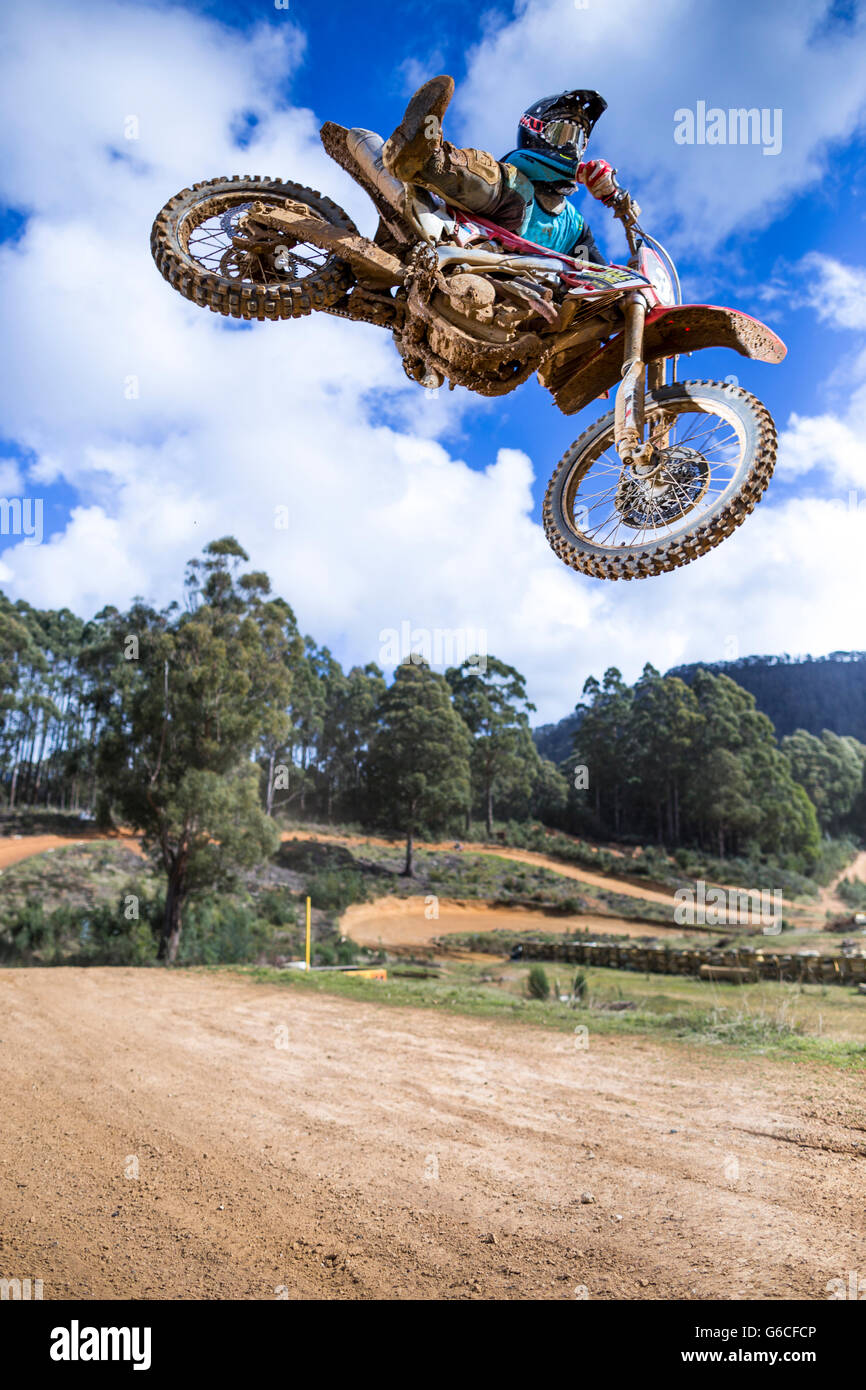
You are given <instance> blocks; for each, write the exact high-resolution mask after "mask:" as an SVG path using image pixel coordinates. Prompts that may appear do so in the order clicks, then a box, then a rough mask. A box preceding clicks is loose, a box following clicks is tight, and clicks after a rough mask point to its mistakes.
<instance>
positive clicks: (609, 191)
mask: <svg viewBox="0 0 866 1390" xmlns="http://www.w3.org/2000/svg"><path fill="white" fill-rule="evenodd" d="M614 172H615V171H614V169H613V168H612V167H611V165H610V164H608V162H607V160H606V159H590V160H589V161H588V162H587V163H586V164H579V165H578V168H577V181H578V183H582V184H583V185H584V186H585V187H586V188H587V189H588V190H589V192H590V193H591V194H592V196H593V198H598V200H599V202H601V203H606V204H607V205H608V206H609V205H610V204H611V202H612V201H613V197H614V194H615V193H616V191H617V188H618V186H619V185H618V184H617V181H616V179H615V178H614Z"/></svg>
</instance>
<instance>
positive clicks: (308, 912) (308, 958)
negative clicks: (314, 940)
mask: <svg viewBox="0 0 866 1390" xmlns="http://www.w3.org/2000/svg"><path fill="white" fill-rule="evenodd" d="M306 962H307V969H308V970H309V968H310V900H309V898H307V954H306Z"/></svg>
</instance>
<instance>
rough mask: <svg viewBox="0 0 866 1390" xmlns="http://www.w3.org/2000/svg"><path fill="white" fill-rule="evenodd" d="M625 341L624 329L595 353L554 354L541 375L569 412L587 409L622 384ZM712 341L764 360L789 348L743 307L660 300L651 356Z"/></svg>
mask: <svg viewBox="0 0 866 1390" xmlns="http://www.w3.org/2000/svg"><path fill="white" fill-rule="evenodd" d="M622 342H623V338H622V334H621V333H618V334H617V335H616V337H615V338H611V339H610V340H609V341H608V342H607V343H605V344H604V346H603V347H600V348H598V349H597V350H596V351H595V352H593V353H591V354H590V355H589V356H586V355H583V356H582V355H581V354H580V349H577V350H576V351H575V352H574V354H573V355H569V356H566V357H565V359H564V360H563V361H561V362H560V361H558V360H557V359H556V357H554V358H552V359H551V360H550V361H549V362H547V363H545V365H544V367H543V368H542V369H541V371H540V372H539V377H540V379H541V382H542V384H543V385H544V386H546V387H547V388H548V389H549V390H550V391H552V392H553V396H554V399H555V401H556V404H557V405H558V406H559V408H560V410H561V411H562V412H563V414H564V415H573V414H574V413H575V411H578V410H582V409H583V407H584V406H585V405H588V404H589V402H590V401H594V400H595V399H596V397H597V396H601V395H603V394H604V393H605V392H606V391H609V390H610V389H611V387H613V386H616V385H617V383H618V382H619V380H620V374H621V371H622ZM710 347H724V348H732V349H733V350H734V352H738V353H739V354H740V356H741V357H752V358H755V359H756V360H757V361H758V362H781V361H782V358H783V357H784V356H785V353H786V352H787V348H786V347H785V344H784V343H783V342H782V340H781V338H778V337H777V336H776V334H775V333H774V332H773V331H772V329H771V328H768V327H767V325H766V324H765V323H761V322H760V320H759V319H753V318H751V317H750V316H749V315H748V314H743V313H740V311H739V310H738V309H723V308H721V307H720V306H719V305H717V304H677V305H675V306H674V307H673V308H664V307H663V306H659V307H658V308H656V309H653V310H652V311H651V312H650V313H649V314H647V317H646V326H645V329H644V350H643V356H644V361H645V362H656V361H658V360H659V359H660V358H664V357H677V356H679V355H680V354H682V353H686V352H698V351H699V350H700V349H701V348H710Z"/></svg>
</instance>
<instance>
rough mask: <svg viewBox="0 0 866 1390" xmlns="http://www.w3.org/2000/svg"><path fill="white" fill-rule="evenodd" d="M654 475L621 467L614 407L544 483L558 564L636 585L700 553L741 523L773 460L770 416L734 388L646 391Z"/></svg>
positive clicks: (683, 385) (695, 384)
mask: <svg viewBox="0 0 866 1390" xmlns="http://www.w3.org/2000/svg"><path fill="white" fill-rule="evenodd" d="M646 428H647V436H648V438H650V439H651V440H652V442H653V446H654V454H653V460H652V467H651V469H649V470H647V471H645V472H643V473H642V474H638V473H637V472H636V471H634V470H633V469H632V468H630V467H624V466H623V464H622V461H621V460H620V458H619V456H618V454H617V452H616V449H615V447H614V416H613V412H612V411H611V412H610V413H609V414H608V415H604V416H602V418H601V419H600V420H597V421H596V422H595V424H593V425H590V426H589V428H588V429H587V430H585V431H584V433H583V434H582V435H581V436H580V438H579V439H577V440H575V442H574V444H572V445H571V448H570V449H568V450H567V451H566V453H565V454H564V455H563V457H562V459H561V460H560V462H559V465H558V467H557V469H556V472H555V473H554V475H553V477H552V478H551V480H550V483H549V485H548V488H547V495H546V497H545V499H544V530H545V534H546V536H547V539H548V540H549V542H550V544H551V545H552V547H553V549H554V550H555V551H556V554H557V555H558V556H559V558H560V559H561V560H562V561H564V563H565V564H566V565H570V566H571V567H572V569H576V570H580V571H582V573H584V574H590V575H593V576H594V577H596V578H598V579H641V578H645V577H647V576H648V575H652V574H662V573H663V572H664V571H665V570H673V569H677V568H678V567H679V566H680V565H687V564H689V562H690V561H691V560H696V559H697V558H698V556H699V555H704V554H706V552H707V551H708V550H712V549H713V547H714V546H716V545H719V544H720V543H721V541H723V540H724V539H725V537H726V536H729V535H730V534H731V532H732V531H734V530H735V529H736V527H737V526H739V525H740V523H741V522H743V521H745V519H746V517H747V516H748V515H749V513H750V512H751V511H753V509H754V508H755V507H756V506H757V504H758V502H759V501H760V500H761V496H762V495H763V493H764V491H765V489H766V487H767V484H768V483H769V481H770V477H771V475H772V472H773V467H774V465H775V461H776V430H775V426H774V424H773V420H772V417H771V415H770V413H769V411H768V410H767V409H766V407H765V406H763V405H762V404H761V402H760V401H759V400H758V399H757V398H756V397H755V396H752V395H750V394H749V392H748V391H743V390H742V389H741V388H740V387H739V386H733V385H730V386H728V385H724V384H722V383H720V382H715V381H683V382H677V383H675V384H674V385H673V386H662V387H660V388H659V389H658V390H656V391H648V392H647V394H646Z"/></svg>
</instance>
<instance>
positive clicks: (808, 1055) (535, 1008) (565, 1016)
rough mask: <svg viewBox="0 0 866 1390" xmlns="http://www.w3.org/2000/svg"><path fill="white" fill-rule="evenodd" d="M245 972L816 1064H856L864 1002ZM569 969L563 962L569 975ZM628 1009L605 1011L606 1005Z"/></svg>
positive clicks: (641, 979)
mask: <svg viewBox="0 0 866 1390" xmlns="http://www.w3.org/2000/svg"><path fill="white" fill-rule="evenodd" d="M232 968H233V969H235V970H236V971H237V972H239V973H241V974H243V975H244V976H246V977H247V978H251V979H254V980H259V981H261V982H263V983H269V984H276V985H279V986H281V987H284V988H288V989H302V990H312V991H313V992H314V993H323V994H332V995H336V996H338V997H340V998H343V999H346V1000H354V1001H357V1002H366V1003H379V1004H387V1005H392V1006H403V1007H406V1006H409V1007H413V1008H424V1009H441V1010H444V1011H445V1012H447V1013H453V1014H460V1015H463V1016H467V1017H472V1018H487V1019H493V1020H496V1021H499V1022H509V1023H512V1022H514V1023H518V1024H526V1025H529V1026H534V1027H544V1028H550V1029H553V1030H555V1031H557V1032H561V1033H575V1031H576V1030H577V1029H581V1028H585V1029H586V1030H587V1032H588V1036H589V1039H590V1045H591V1038H592V1036H593V1035H598V1036H602V1035H604V1036H607V1035H631V1036H643V1037H652V1038H657V1039H659V1040H671V1041H678V1042H682V1043H687V1044H691V1045H695V1046H700V1047H706V1048H712V1049H723V1050H725V1051H726V1052H730V1053H731V1054H736V1055H740V1056H745V1055H749V1056H755V1055H761V1056H766V1057H771V1058H776V1059H779V1060H784V1061H798V1062H810V1063H815V1062H817V1063H823V1064H827V1065H831V1066H834V1067H838V1068H841V1069H845V1070H852V1071H853V1070H866V1000H863V999H862V998H861V997H859V996H854V995H852V994H851V993H850V992H849V991H847V990H842V989H838V988H833V989H825V987H823V986H820V985H815V986H794V985H778V984H776V983H774V982H771V981H764V982H761V983H758V984H754V985H744V986H740V987H738V988H736V989H735V988H733V987H731V986H723V985H712V984H708V983H707V982H706V981H697V980H687V979H680V978H671V977H659V976H638V977H633V976H630V977H629V979H628V980H627V981H624V980H623V977H622V973H621V972H618V971H615V970H607V969H603V968H594V967H590V968H586V967H584V968H582V971H581V973H582V974H583V975H584V976H585V979H586V992H585V994H584V996H583V998H582V1000H581V1002H580V1003H579V1004H576V1005H575V1006H572V1005H571V1004H569V1003H565V1004H564V1003H561V1002H559V1000H558V999H555V998H551V999H549V1000H542V999H531V998H530V997H529V996H528V991H527V978H528V973H529V972H528V967H527V966H521V965H516V964H512V963H511V962H505V963H502V964H496V963H494V965H493V966H492V969H493V970H494V971H495V972H496V978H492V976H491V968H490V967H487V966H484V967H480V966H479V965H478V964H476V963H472V962H457V963H454V962H449V963H448V966H447V969H446V970H445V971H443V974H442V975H441V976H440V977H438V978H427V979H420V978H419V979H408V978H402V977H401V978H397V979H394V978H391V977H390V976H389V979H388V980H387V982H380V981H374V980H364V979H359V978H357V977H352V976H349V975H339V974H331V973H327V974H321V975H320V974H316V973H312V974H311V975H309V976H307V975H304V974H303V973H301V972H296V971H290V970H289V971H280V970H274V969H271V968H268V967H261V966H239V967H232ZM571 973H572V974H573V968H572V972H571ZM550 975H551V976H552V977H553V979H554V981H556V978H557V976H558V979H559V984H560V987H561V988H562V992H567V991H568V989H569V987H570V980H571V974H569V971H568V969H566V968H559V967H557V968H555V969H554V968H551V969H550ZM623 1003H626V1004H629V1005H633V1007H630V1008H628V1009H625V1010H622V1011H614V1010H612V1009H611V1008H610V1006H611V1005H613V1004H617V1005H621V1004H623Z"/></svg>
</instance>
